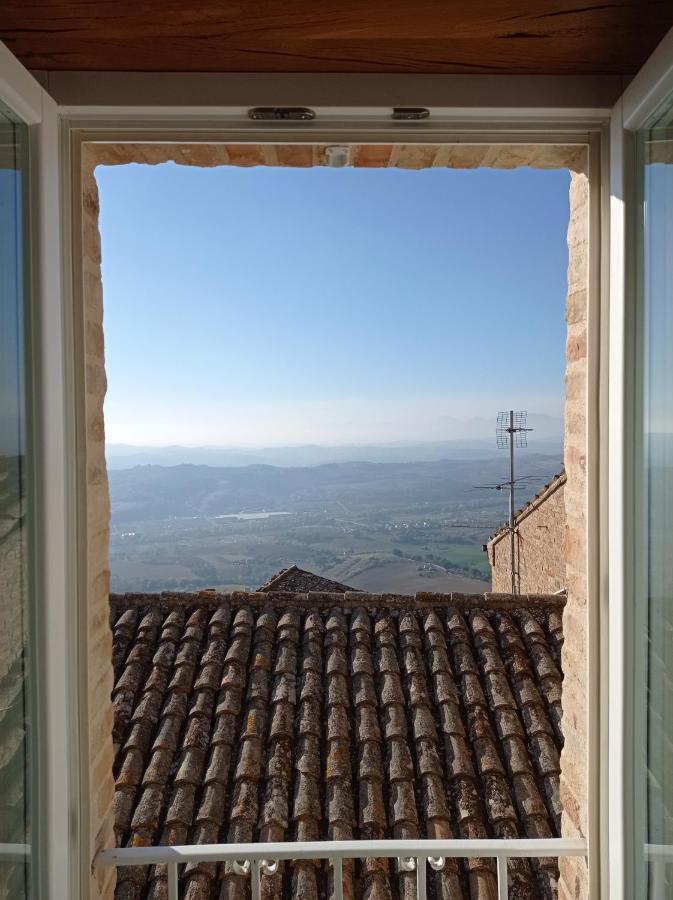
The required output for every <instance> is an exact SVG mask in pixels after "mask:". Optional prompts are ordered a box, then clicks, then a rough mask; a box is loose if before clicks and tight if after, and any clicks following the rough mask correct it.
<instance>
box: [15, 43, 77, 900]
mask: <svg viewBox="0 0 673 900" xmlns="http://www.w3.org/2000/svg"><path fill="white" fill-rule="evenodd" d="M0 100H1V101H2V102H3V103H4V104H5V106H7V107H9V108H10V109H11V110H12V111H13V112H14V113H15V114H16V115H17V116H18V117H19V118H20V119H21V120H22V121H23V122H25V123H26V124H27V125H28V126H29V135H30V137H29V143H30V149H29V157H30V243H31V247H30V253H31V285H30V303H31V316H30V319H31V321H30V337H29V340H30V342H31V345H32V352H33V357H34V358H33V359H32V360H31V364H32V367H33V368H32V371H33V374H34V378H33V379H31V384H30V386H29V387H30V390H31V406H32V414H33V417H34V426H35V431H34V438H33V443H34V445H35V446H34V448H33V452H34V458H35V472H34V474H35V484H34V486H33V494H34V497H35V502H34V509H35V512H36V514H37V515H36V519H37V521H36V522H35V528H34V532H33V534H34V537H35V542H36V544H37V545H38V546H37V550H38V552H37V554H36V556H37V559H36V560H35V562H34V566H33V569H32V572H31V574H32V581H33V591H34V594H35V604H34V608H36V611H37V613H38V615H37V616H36V620H37V621H36V622H35V623H34V625H35V629H34V640H35V648H34V652H35V656H36V658H37V660H38V666H37V679H38V684H37V686H36V689H34V690H33V691H32V694H33V697H34V699H35V701H36V705H35V725H36V732H34V733H36V734H37V735H38V736H39V741H38V746H37V748H36V750H37V752H36V754H35V756H34V758H35V765H36V768H37V773H36V774H37V781H38V784H37V801H38V803H39V808H38V809H35V810H34V812H33V815H32V820H31V823H30V825H31V836H32V840H31V844H32V846H33V847H35V848H36V851H37V852H36V859H37V865H36V867H35V869H34V877H36V879H37V884H36V885H35V886H34V891H35V896H39V897H45V898H54V900H56V898H61V897H71V896H76V895H77V875H76V862H77V861H76V860H75V858H74V854H73V842H72V840H71V835H72V834H73V829H75V830H76V829H77V809H78V799H77V794H76V791H77V785H78V777H77V753H76V747H75V746H74V743H73V741H72V735H73V734H74V733H75V730H76V729H75V727H74V725H75V716H76V703H75V702H74V698H75V696H76V694H75V692H74V680H73V671H72V669H71V668H70V666H69V665H68V660H69V658H70V656H71V653H72V648H73V644H74V641H73V636H72V634H71V632H70V630H69V623H70V622H71V621H72V614H71V609H72V599H73V590H72V585H73V582H72V561H73V555H72V554H73V549H74V546H75V531H74V522H73V519H72V504H71V502H70V497H71V496H72V492H73V491H74V486H75V480H74V473H73V472H72V467H71V466H69V464H68V460H69V459H71V458H72V455H71V453H70V452H69V450H70V447H69V444H68V433H67V426H66V422H67V418H68V416H67V415H66V404H67V395H68V390H67V384H68V379H67V369H66V365H65V354H66V352H67V331H68V330H67V327H66V326H65V324H64V309H65V306H64V304H63V299H62V290H61V287H62V285H61V256H60V252H61V234H60V217H61V207H60V191H59V179H58V171H59V150H58V108H57V105H56V103H55V102H54V100H53V99H52V97H50V96H49V95H48V94H47V93H46V92H45V91H44V90H43V89H42V87H41V86H40V85H39V83H38V82H37V81H36V80H35V79H34V78H33V77H32V76H31V75H30V74H29V73H28V72H27V71H26V70H25V69H24V68H23V66H21V65H20V63H19V62H18V61H17V60H16V58H15V57H14V56H13V55H12V54H11V53H10V52H9V51H8V50H7V49H6V47H5V46H4V45H3V44H1V43H0Z"/></svg>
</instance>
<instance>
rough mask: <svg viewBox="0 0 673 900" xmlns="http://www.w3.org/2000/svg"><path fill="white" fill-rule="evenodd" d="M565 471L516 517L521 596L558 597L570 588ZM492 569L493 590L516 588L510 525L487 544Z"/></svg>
mask: <svg viewBox="0 0 673 900" xmlns="http://www.w3.org/2000/svg"><path fill="white" fill-rule="evenodd" d="M565 483H566V473H565V470H562V471H561V472H559V474H558V475H555V476H554V478H552V480H551V481H550V482H549V484H547V485H545V486H544V488H542V490H541V491H539V492H538V493H537V494H536V495H535V496H534V497H533V499H532V500H529V501H528V503H526V504H525V505H524V506H522V507H521V509H520V510H519V511H518V512H517V513H516V515H515V517H514V521H515V527H516V537H515V545H514V553H515V562H516V570H517V573H518V578H517V589H518V591H519V593H520V594H554V593H556V592H557V591H562V590H565V588H566V563H565V556H564V550H563V541H564V531H565V521H566V513H565V500H564V486H565ZM484 549H485V550H486V552H487V554H488V561H489V563H490V566H491V578H492V589H493V590H494V591H496V592H498V593H509V592H510V591H511V589H512V574H511V565H510V540H509V525H507V524H505V525H502V526H501V527H500V528H499V529H498V530H497V531H496V532H495V534H493V535H491V537H490V538H489V540H488V543H487V544H485V545H484Z"/></svg>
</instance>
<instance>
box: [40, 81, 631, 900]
mask: <svg viewBox="0 0 673 900" xmlns="http://www.w3.org/2000/svg"><path fill="white" fill-rule="evenodd" d="M59 78H60V79H61V80H60V82H59V85H58V86H57V85H55V84H54V79H53V76H52V78H51V79H50V87H51V88H55V89H56V92H57V97H58V98H59V99H61V100H62V101H63V102H64V104H65V105H64V107H63V109H62V115H63V119H62V132H63V137H64V145H63V163H62V165H63V169H62V179H63V182H64V184H67V185H68V188H67V190H66V195H67V197H68V198H69V204H70V205H69V209H68V214H67V218H68V220H69V222H70V225H69V233H70V234H71V235H72V236H73V245H72V247H71V249H70V250H69V251H67V256H66V259H67V260H72V285H71V287H72V291H73V294H72V304H71V305H72V307H73V309H74V311H75V316H76V317H78V316H82V315H83V304H82V296H81V283H82V280H81V272H80V270H79V268H78V266H79V264H80V262H81V255H80V254H79V252H78V241H77V237H76V236H77V235H79V234H81V222H80V208H81V207H80V203H81V196H82V184H81V152H82V145H83V144H84V143H88V142H106V143H107V142H114V143H123V142H141V143H144V142H156V141H159V142H162V143H190V142H201V143H207V142H235V141H241V142H249V143H261V142H280V143H282V142H293V143H302V142H305V143H315V142H354V143H388V142H391V143H405V144H411V143H454V142H462V143H480V144H493V143H503V144H507V143H510V144H519V143H526V144H530V143H540V144H544V143H548V144H556V143H578V144H583V145H585V146H586V147H587V149H588V159H589V172H590V209H591V214H590V223H589V243H590V252H589V291H588V331H589V335H590V342H591V346H590V350H589V360H588V372H587V381H588V406H589V409H588V423H587V459H588V479H587V496H588V508H587V521H588V526H587V527H588V536H589V539H588V548H587V551H588V554H587V555H588V573H587V577H588V592H589V595H590V598H591V600H590V602H589V603H588V604H587V609H588V618H589V621H588V623H587V627H588V642H589V659H588V695H589V696H588V729H589V748H588V753H589V758H590V760H591V761H592V762H591V768H593V770H594V771H599V762H600V758H599V752H600V747H601V746H602V745H603V744H604V743H605V741H604V736H603V728H604V727H605V721H604V719H602V718H601V715H600V714H599V712H600V711H601V710H603V709H604V708H605V703H604V699H603V697H602V696H601V690H602V688H601V685H605V684H606V683H607V682H606V679H605V677H604V672H603V669H604V662H603V659H602V656H601V633H605V632H606V631H607V623H606V622H605V621H603V620H602V619H601V612H602V611H605V610H606V609H607V603H606V601H605V599H604V598H601V592H602V591H605V590H606V585H607V579H606V578H605V577H604V574H605V572H604V570H605V566H606V558H605V552H604V551H605V545H606V544H607V542H606V541H604V542H603V543H604V546H601V543H600V541H599V538H598V536H599V535H602V534H604V533H605V531H606V527H607V501H606V499H605V496H604V495H605V490H604V489H605V485H606V484H607V479H606V477H605V472H604V466H605V463H606V460H607V449H606V447H604V446H603V445H602V444H601V443H600V441H599V435H600V430H601V422H602V421H605V420H606V416H607V384H608V377H607V368H606V359H607V357H606V356H605V349H606V347H607V336H606V327H605V323H606V322H607V314H606V311H605V305H606V302H607V285H606V281H605V273H606V272H607V260H606V255H607V254H606V247H607V242H605V241H602V240H601V234H602V233H603V234H604V233H606V230H607V220H606V213H607V209H608V203H607V185H606V183H605V179H604V178H602V177H601V172H602V171H604V169H605V162H606V158H607V149H606V144H607V140H606V139H607V135H608V123H609V117H610V108H609V106H600V105H598V100H599V98H600V99H602V98H603V97H605V96H610V95H611V94H613V91H614V85H612V84H609V85H606V84H604V83H602V82H597V83H594V82H593V81H592V82H591V84H587V83H586V82H584V84H583V86H582V85H581V84H578V80H577V79H569V80H568V82H567V83H565V84H564V83H563V82H564V80H563V79H561V80H559V79H528V78H524V79H517V82H518V83H517V85H516V86H514V85H508V86H507V87H506V89H505V90H504V91H503V87H502V82H503V79H492V78H490V76H487V77H486V78H483V77H482V78H468V79H466V78H463V77H462V76H461V77H460V78H457V79H456V82H459V83H458V84H452V83H451V82H452V81H453V78H440V79H425V81H426V82H427V84H426V89H428V90H429V88H430V87H431V86H432V85H431V84H430V83H431V82H435V83H434V91H435V95H440V96H442V97H447V88H448V89H449V94H448V96H451V94H457V95H459V96H460V97H461V104H463V103H464V104H466V105H460V106H457V105H456V106H448V105H437V106H432V107H431V114H432V117H431V120H430V122H429V123H423V124H422V125H421V126H420V127H418V126H414V125H412V126H409V125H405V124H402V125H400V124H399V123H393V122H391V120H390V106H389V105H387V104H386V105H385V106H383V105H374V104H372V105H367V106H366V107H362V106H355V105H351V106H346V105H345V97H344V89H343V85H342V84H341V85H340V84H339V83H341V82H342V80H343V79H342V78H338V79H334V80H330V81H329V82H326V83H324V85H323V88H324V90H323V92H322V94H321V95H320V91H316V87H315V84H312V78H311V77H309V78H307V77H306V76H297V77H295V76H292V77H291V78H290V79H289V82H290V81H291V84H289V83H288V87H289V88H291V89H290V90H289V91H288V92H286V93H285V94H284V96H288V95H289V96H290V97H291V99H290V100H288V101H286V103H289V104H291V105H307V102H306V101H304V100H302V99H301V98H302V97H303V96H305V95H306V92H307V91H308V93H309V96H310V97H311V99H312V100H313V102H312V104H311V106H312V108H313V109H315V111H316V114H317V117H316V121H315V122H314V123H311V124H310V125H308V126H305V125H293V126H292V127H287V126H285V125H280V126H279V125H275V126H271V127H270V126H269V125H268V124H266V125H260V124H259V123H253V122H251V121H250V120H249V119H248V118H247V115H246V113H247V109H248V106H249V105H268V102H264V101H263V99H262V98H263V97H265V96H267V95H268V94H271V95H272V94H273V92H274V90H277V85H276V80H277V77H276V76H271V77H268V76H265V77H263V78H257V79H254V81H255V84H254V85H253V89H252V90H251V88H250V85H249V84H247V83H246V82H247V81H248V79H246V80H245V82H240V81H239V82H238V88H237V91H238V96H237V97H232V96H231V91H230V92H229V94H228V99H230V100H236V101H237V102H234V103H232V104H231V105H229V106H225V107H222V106H220V107H215V108H214V107H204V106H203V105H199V106H198V107H196V106H189V105H181V106H179V107H175V106H170V105H163V104H162V103H161V102H160V100H161V98H162V97H163V98H164V101H165V98H166V97H167V96H174V94H173V93H172V92H173V91H174V90H175V88H176V87H177V83H176V80H175V76H149V77H147V76H121V77H120V76H115V75H105V76H103V79H102V82H101V83H100V84H98V85H96V84H95V82H92V79H91V78H90V77H86V78H84V77H82V76H78V75H74V74H73V73H70V74H69V75H67V76H66V75H64V74H62V75H60V76H59ZM309 79H310V80H309ZM396 80H397V81H398V83H400V82H399V79H397V78H393V79H390V80H386V81H388V82H390V81H392V82H395V81H396ZM367 81H368V78H367V77H366V76H363V77H362V78H360V77H358V78H357V79H355V81H353V82H352V83H351V84H350V85H347V87H348V89H349V91H350V93H351V94H353V90H354V88H355V87H356V82H357V83H359V84H360V85H362V84H366V83H367ZM381 81H382V80H381V79H379V84H378V86H377V93H379V92H380V93H379V95H380V94H382V95H383V96H385V95H386V93H388V94H390V92H391V91H393V88H394V85H392V86H391V85H390V83H388V89H387V92H386V91H385V90H382V87H383V85H382V83H381ZM215 82H217V83H219V84H220V85H222V84H224V85H226V82H227V79H226V77H224V78H223V77H222V76H215V78H214V80H213V79H211V78H210V77H209V76H200V75H197V76H190V77H187V78H186V79H185V80H184V83H183V85H182V91H183V94H182V96H183V97H184V95H185V92H187V93H189V91H190V90H191V91H193V92H194V96H195V97H198V98H199V101H200V104H203V99H204V96H212V94H213V92H214V91H215V87H216V84H215ZM486 82H488V83H486ZM64 83H65V84H64ZM545 83H546V87H545ZM92 84H93V89H94V93H95V94H96V96H98V92H99V91H100V93H101V94H102V95H103V97H102V99H103V102H102V103H93V104H92V103H91V100H92V97H91V93H92ZM468 87H469V88H470V92H471V97H472V98H473V99H474V101H475V103H476V105H475V106H471V105H467V103H468V101H466V100H465V99H464V96H465V93H466V88H468ZM514 87H516V88H517V91H513V88H514ZM582 87H583V88H584V90H587V89H589V93H592V92H593V94H594V95H595V96H596V98H597V105H591V106H588V107H582V106H580V105H579V98H580V97H581V96H582ZM309 88H310V90H309ZM188 89H189V90H188ZM80 91H81V93H78V92H80ZM302 91H303V92H304V93H302ZM59 92H62V93H59ZM293 92H294V93H293ZM470 92H468V93H470ZM234 93H236V91H234ZM346 93H348V91H347V92H346ZM516 93H518V99H520V98H521V97H522V96H523V97H524V98H529V102H530V104H531V105H530V106H528V107H522V106H515V105H514V94H516ZM546 93H548V94H549V95H553V96H555V97H556V100H557V103H558V106H551V107H550V106H545V107H541V106H539V105H537V103H539V102H540V100H541V98H542V97H544V96H545V94H546ZM248 94H249V95H250V100H249V101H248V100H247V99H246V98H247V95H248ZM333 96H338V97H339V103H338V105H335V104H331V103H330V102H329V101H330V100H331V98H332V97H333ZM393 96H394V91H393ZM133 97H137V98H140V102H141V104H142V105H140V106H136V107H134V106H132V105H130V104H131V100H132V98H133ZM114 98H116V100H117V103H112V102H111V100H112V99H114ZM99 99H101V98H100V97H99ZM372 99H374V98H372V97H371V95H370V96H367V97H366V100H367V101H368V103H371V100H372ZM76 100H79V101H80V102H75V101H76ZM149 100H151V101H152V103H148V101H149ZM253 100H254V101H255V102H253ZM494 101H497V103H498V105H497V106H495V105H493V104H494ZM271 102H273V101H271ZM392 102H393V101H391V103H392ZM444 102H445V103H446V100H445V101H444ZM486 102H488V103H490V104H491V105H490V106H488V107H487V106H485V105H484V104H485V103H486ZM416 105H426V106H427V105H428V103H427V101H426V102H425V104H422V103H420V100H418V99H417V100H416ZM75 330H76V332H77V331H78V330H80V333H81V326H78V325H77V322H76V323H75ZM81 378H82V373H81V371H80V372H79V373H76V379H77V380H78V381H79V387H77V385H76V389H75V397H78V396H79V397H80V398H81V397H83V394H84V391H83V386H82V383H81ZM76 418H77V420H78V421H79V423H80V428H82V427H83V416H82V410H81V409H80V412H79V414H78V415H77V417H76ZM84 540H85V536H84V535H80V541H82V542H84ZM82 590H83V587H82V588H81V589H80V595H81V594H82ZM81 609H82V607H81V606H80V610H81ZM83 631H84V629H83V628H80V633H81V635H82V632H83ZM84 640H85V637H84V636H83V635H82V636H81V638H80V653H85V652H86V646H85V644H83V643H82V642H83V641H84ZM85 688H86V685H81V689H82V690H85ZM601 790H602V785H601V783H600V782H599V780H598V779H591V780H590V782H589V796H590V800H589V810H588V819H589V834H588V835H587V836H586V837H587V840H588V846H589V859H590V868H589V871H590V879H591V894H592V896H595V897H598V896H599V892H600V890H601V887H600V885H601V877H600V876H601V865H600V863H599V860H600V858H601V855H600V853H599V848H600V835H601V833H602V829H601V823H602V822H605V821H607V820H605V819H604V818H603V816H602V814H601V813H602V811H603V810H604V809H605V808H606V806H607V804H606V803H605V802H604V799H603V797H602V795H601ZM80 792H81V796H82V802H83V804H84V806H83V809H82V813H81V817H82V820H83V821H87V816H86V785H85V784H84V783H82V785H81V787H80ZM88 863H89V860H88V858H87V859H85V860H83V865H84V866H85V867H86V866H87V865H88ZM603 896H605V897H608V896H610V895H609V894H608V893H607V892H606V893H605V894H604V895H603Z"/></svg>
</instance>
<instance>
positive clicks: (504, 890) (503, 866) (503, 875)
mask: <svg viewBox="0 0 673 900" xmlns="http://www.w3.org/2000/svg"><path fill="white" fill-rule="evenodd" d="M495 859H496V862H497V865H498V900H507V898H508V897H509V889H508V886H507V857H506V856H503V855H502V854H500V855H498V856H496V858H495Z"/></svg>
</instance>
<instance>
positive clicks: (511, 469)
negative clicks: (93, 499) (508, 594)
mask: <svg viewBox="0 0 673 900" xmlns="http://www.w3.org/2000/svg"><path fill="white" fill-rule="evenodd" d="M515 543H516V542H515V540H514V410H513V409H510V411H509V554H510V555H509V561H510V565H511V569H512V594H516V560H515V559H514V545H515Z"/></svg>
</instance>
